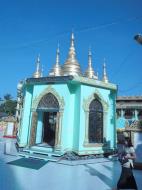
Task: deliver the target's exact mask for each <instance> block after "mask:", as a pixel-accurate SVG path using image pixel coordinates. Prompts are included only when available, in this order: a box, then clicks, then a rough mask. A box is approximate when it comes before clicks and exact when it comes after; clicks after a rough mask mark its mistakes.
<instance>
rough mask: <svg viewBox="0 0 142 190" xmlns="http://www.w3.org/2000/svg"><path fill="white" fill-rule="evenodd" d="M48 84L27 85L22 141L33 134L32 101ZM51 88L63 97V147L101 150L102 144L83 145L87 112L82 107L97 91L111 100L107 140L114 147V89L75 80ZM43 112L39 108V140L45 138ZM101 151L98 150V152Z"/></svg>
mask: <svg viewBox="0 0 142 190" xmlns="http://www.w3.org/2000/svg"><path fill="white" fill-rule="evenodd" d="M48 86H49V85H47V84H40V85H34V86H27V87H26V94H25V104H24V110H23V121H24V122H22V125H21V128H22V130H21V131H22V132H21V136H20V144H23V145H24V144H27V143H28V141H29V137H30V129H31V120H32V114H31V105H32V102H33V101H34V100H35V98H37V97H38V96H39V95H40V94H41V93H43V91H45V90H46V89H47V88H48ZM51 86H52V88H54V90H55V91H56V93H58V95H59V96H60V98H63V99H64V102H65V106H64V112H63V118H62V133H61V147H62V151H71V150H73V151H77V152H81V153H85V152H86V151H87V150H94V149H96V150H98V151H99V150H100V149H101V148H100V147H97V148H95V147H90V148H87V147H84V146H83V143H84V138H85V112H84V110H83V101H84V99H87V98H88V97H89V96H90V95H91V94H94V93H95V92H96V91H97V92H98V93H99V94H100V95H101V97H102V99H103V100H104V101H105V102H107V103H108V107H109V109H108V113H107V114H108V115H107V116H108V117H107V120H106V126H107V127H106V128H105V130H106V141H109V142H110V147H111V148H113V147H114V142H115V136H114V131H115V126H114V124H115V118H114V115H115V113H114V112H115V102H114V99H115V93H114V94H113V95H112V93H111V91H110V90H108V89H103V88H95V87H92V86H87V85H83V84H80V83H75V84H53V85H51ZM42 126H43V123H42V112H38V123H37V136H36V143H41V140H42ZM98 153H99V152H98Z"/></svg>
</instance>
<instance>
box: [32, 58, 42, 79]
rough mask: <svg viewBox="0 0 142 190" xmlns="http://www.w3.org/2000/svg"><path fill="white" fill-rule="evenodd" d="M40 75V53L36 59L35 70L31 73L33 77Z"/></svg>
mask: <svg viewBox="0 0 142 190" xmlns="http://www.w3.org/2000/svg"><path fill="white" fill-rule="evenodd" d="M41 76H42V73H41V70H40V55H38V57H37V61H36V72H35V73H34V74H33V77H34V78H40V77H41Z"/></svg>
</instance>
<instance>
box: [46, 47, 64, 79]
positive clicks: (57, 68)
mask: <svg viewBox="0 0 142 190" xmlns="http://www.w3.org/2000/svg"><path fill="white" fill-rule="evenodd" d="M49 75H50V76H61V75H62V69H61V66H60V50H59V44H58V48H57V51H56V63H55V65H54V67H53V69H52V70H51V72H50V73H49Z"/></svg>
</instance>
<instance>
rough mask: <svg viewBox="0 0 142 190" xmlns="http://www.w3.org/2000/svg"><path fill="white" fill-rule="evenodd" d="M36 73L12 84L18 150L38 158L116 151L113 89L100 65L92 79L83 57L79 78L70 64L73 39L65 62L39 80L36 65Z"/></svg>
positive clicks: (76, 66)
mask: <svg viewBox="0 0 142 190" xmlns="http://www.w3.org/2000/svg"><path fill="white" fill-rule="evenodd" d="M36 64H37V66H36V72H35V73H34V74H33V76H32V77H31V78H27V79H26V80H25V81H22V82H20V83H19V84H18V104H17V115H16V116H17V121H18V134H17V143H18V146H19V147H21V148H23V150H24V149H26V150H32V151H34V152H38V153H41V154H44V153H45V154H48V153H50V152H52V153H55V154H56V153H58V154H64V153H66V152H68V151H72V152H75V153H77V154H78V155H89V154H103V153H106V152H110V151H112V150H114V149H115V147H116V125H115V123H116V118H115V113H116V107H115V106H116V93H117V86H116V85H115V84H112V83H110V82H109V81H108V77H107V73H106V65H105V63H104V65H103V77H102V79H101V80H100V79H98V75H97V74H96V73H95V71H94V69H93V67H92V55H91V51H89V55H88V68H87V69H86V72H85V73H84V74H83V73H82V71H81V68H80V64H79V63H78V61H77V59H76V52H75V46H74V34H73V33H72V35H71V44H70V48H69V54H68V58H67V60H66V61H65V63H64V64H63V65H60V62H59V48H58V49H57V55H56V63H55V65H54V66H53V68H52V69H51V71H50V72H49V76H46V77H43V76H42V73H41V69H40V59H39V57H38V59H37V63H36Z"/></svg>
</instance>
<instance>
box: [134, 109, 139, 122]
mask: <svg viewBox="0 0 142 190" xmlns="http://www.w3.org/2000/svg"><path fill="white" fill-rule="evenodd" d="M134 115H135V120H138V110H136V109H135V110H134Z"/></svg>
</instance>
